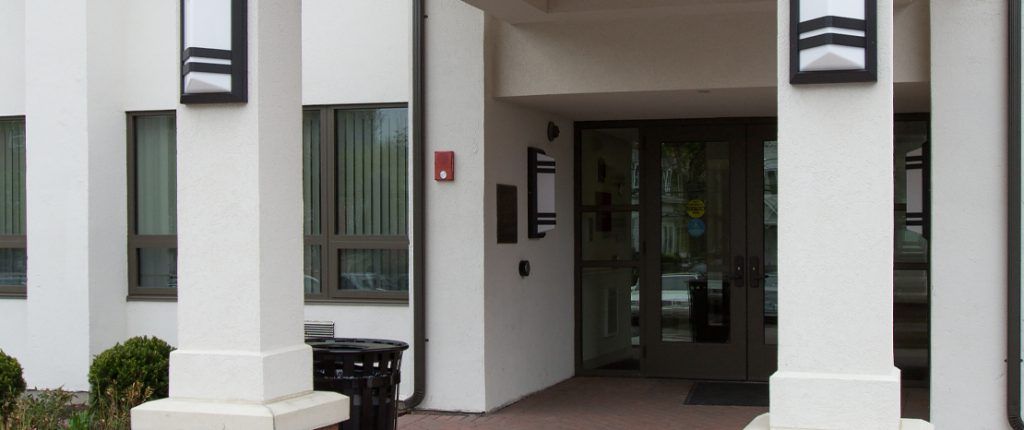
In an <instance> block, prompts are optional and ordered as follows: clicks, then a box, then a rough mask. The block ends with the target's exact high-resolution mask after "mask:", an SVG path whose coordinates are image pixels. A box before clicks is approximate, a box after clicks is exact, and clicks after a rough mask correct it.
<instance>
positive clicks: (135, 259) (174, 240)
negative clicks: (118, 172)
mask: <svg viewBox="0 0 1024 430" xmlns="http://www.w3.org/2000/svg"><path fill="white" fill-rule="evenodd" d="M168 115H170V116H172V117H173V118H174V119H175V127H177V112H176V111H174V110H155V111H136V112H127V113H126V118H127V120H126V126H127V129H126V131H125V136H126V137H127V138H126V139H125V141H126V142H127V143H126V146H127V152H126V157H125V158H126V161H127V170H126V172H127V182H128V199H127V201H128V232H127V233H128V236H127V238H128V241H127V242H128V247H127V250H128V254H127V256H128V299H130V300H131V299H145V300H167V301H174V300H177V297H178V288H177V287H173V288H140V287H139V251H140V250H142V249H145V248H174V249H177V248H178V235H177V234H173V235H140V234H138V233H137V230H136V226H137V224H138V219H137V218H138V216H137V211H138V202H137V200H136V191H137V178H136V177H137V172H136V167H137V166H136V163H135V161H136V160H135V146H136V142H135V123H136V119H138V118H143V117H155V116H168ZM175 134H177V129H175ZM175 151H177V148H175ZM175 187H177V184H175Z"/></svg>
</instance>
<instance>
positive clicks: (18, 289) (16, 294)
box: [0, 115, 28, 298]
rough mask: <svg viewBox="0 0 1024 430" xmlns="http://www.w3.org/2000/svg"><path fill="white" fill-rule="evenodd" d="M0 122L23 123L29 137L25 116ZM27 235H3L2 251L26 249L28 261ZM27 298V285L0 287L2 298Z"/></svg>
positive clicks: (6, 118)
mask: <svg viewBox="0 0 1024 430" xmlns="http://www.w3.org/2000/svg"><path fill="white" fill-rule="evenodd" d="M0 121H5V122H6V121H21V125H22V129H24V130H25V134H26V136H27V135H28V130H27V126H26V121H25V116H24V115H12V116H0ZM24 144H25V147H26V149H27V147H28V138H27V137H26V138H25V141H24ZM26 170H28V168H27V166H26ZM22 187H23V188H25V183H24V182H23V183H22ZM23 192H24V193H25V195H26V198H27V196H28V190H27V189H25V190H24V191H23ZM26 221H27V220H26ZM26 223H27V222H26ZM27 233H28V232H27V231H26V234H22V235H2V236H0V249H24V250H25V252H26V259H27V258H28V256H27V253H28V240H27V237H28V236H27ZM25 276H26V281H27V277H28V272H27V270H26V273H25ZM27 296H28V288H27V286H26V285H0V298H25V297H27Z"/></svg>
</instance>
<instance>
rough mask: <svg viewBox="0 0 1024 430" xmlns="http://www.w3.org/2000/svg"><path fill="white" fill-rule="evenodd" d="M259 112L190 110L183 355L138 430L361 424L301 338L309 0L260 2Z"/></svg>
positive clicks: (253, 105)
mask: <svg viewBox="0 0 1024 430" xmlns="http://www.w3.org/2000/svg"><path fill="white" fill-rule="evenodd" d="M248 14H249V15H248V33H249V36H248V37H249V42H248V43H249V46H248V52H249V67H248V69H249V71H248V73H249V75H248V79H249V101H248V103H246V104H211V105H181V106H180V107H179V109H178V166H179V171H178V220H179V221H178V225H179V228H178V248H179V251H178V258H179V260H178V261H179V266H178V267H179V274H180V284H179V292H178V342H179V349H178V350H177V351H175V352H174V353H173V354H172V355H171V381H170V384H171V386H170V396H171V397H170V398H169V399H165V400H160V401H156V402H150V403H147V404H144V405H142V406H140V407H138V408H136V409H135V410H133V411H132V426H133V428H135V429H186V428H187V429H274V430H281V429H294V430H309V429H313V428H318V427H322V426H326V425H329V424H333V423H336V422H339V421H342V420H344V419H345V418H347V416H348V399H347V398H345V397H344V396H341V395H340V394H336V393H324V392H313V391H312V388H313V387H312V375H313V374H312V353H311V350H310V348H309V347H308V346H307V345H305V344H304V342H303V335H302V321H303V316H302V312H303V310H302V306H303V292H302V281H301V280H302V213H301V212H302V165H301V152H302V145H301V142H300V139H301V136H302V133H301V114H302V103H301V77H300V74H301V54H300V53H301V44H300V39H301V37H300V28H301V20H300V2H297V1H294V0H249V4H248Z"/></svg>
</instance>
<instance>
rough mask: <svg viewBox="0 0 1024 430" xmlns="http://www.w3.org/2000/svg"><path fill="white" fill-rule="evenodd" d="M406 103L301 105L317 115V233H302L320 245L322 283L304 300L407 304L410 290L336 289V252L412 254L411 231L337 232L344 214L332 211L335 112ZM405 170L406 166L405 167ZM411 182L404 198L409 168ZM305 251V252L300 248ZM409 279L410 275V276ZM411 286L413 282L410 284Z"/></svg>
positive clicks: (409, 212) (306, 240) (409, 215)
mask: <svg viewBox="0 0 1024 430" xmlns="http://www.w3.org/2000/svg"><path fill="white" fill-rule="evenodd" d="M408 108H409V105H408V103H366V104H341V105H338V104H334V105H311V106H304V107H303V113H304V114H305V113H307V112H319V114H320V172H321V175H320V181H321V186H320V223H321V225H320V235H306V234H305V233H303V246H304V247H305V246H310V245H316V246H320V268H321V279H320V281H321V283H320V293H317V294H308V293H307V294H305V298H306V302H307V303H378V304H408V303H409V292H408V290H407V291H401V292H398V291H396V292H365V291H342V290H338V289H337V288H336V283H337V282H338V275H339V267H338V258H337V255H338V253H339V252H340V251H341V250H345V249H405V250H408V251H409V253H410V254H411V251H412V250H411V248H410V245H411V241H410V239H409V238H410V230H409V229H408V228H407V230H406V234H405V236H351V235H344V234H339V232H338V229H337V228H336V226H337V224H338V223H337V217H340V216H343V215H344V214H335V213H333V211H334V209H335V208H337V203H338V201H337V193H336V184H337V174H338V169H335V166H334V162H335V150H336V147H337V134H336V132H337V123H336V113H337V112H339V111H345V110H368V109H408ZM406 148H407V151H408V152H407V154H408V155H407V157H411V156H412V153H413V147H412V145H411V142H409V140H408V139H407V140H406ZM407 169H408V167H407ZM407 172H408V174H407V177H408V178H410V179H409V180H410V184H408V185H409V186H408V187H407V190H408V191H407V196H406V198H407V200H408V199H410V198H411V194H412V192H411V191H412V189H413V186H412V184H411V182H412V181H415V180H417V179H416V178H413V175H412V171H411V169H409V170H407ZM413 215H414V214H413V209H412V207H411V205H410V206H409V209H408V210H407V214H406V219H407V222H410V223H411V219H412V216H413ZM303 252H305V251H303ZM408 261H409V274H411V273H412V260H411V259H409V260H408ZM410 281H411V278H410ZM410 288H412V285H411V284H410Z"/></svg>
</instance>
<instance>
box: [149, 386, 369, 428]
mask: <svg viewBox="0 0 1024 430" xmlns="http://www.w3.org/2000/svg"><path fill="white" fill-rule="evenodd" d="M348 417H349V399H348V397H345V396H343V395H341V394H338V393H332V392H324V391H314V392H312V393H308V394H303V395H300V396H296V397H289V398H287V399H284V400H278V401H275V402H273V403H265V404H257V403H231V402H216V401H209V400H187V399H161V400H155V401H152V402H146V403H143V404H141V405H139V406H137V407H135V408H134V409H132V430H236V429H238V430H241V429H246V430H312V429H319V428H322V427H327V426H331V425H334V424H337V423H339V422H342V421H345V420H347V419H348Z"/></svg>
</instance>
